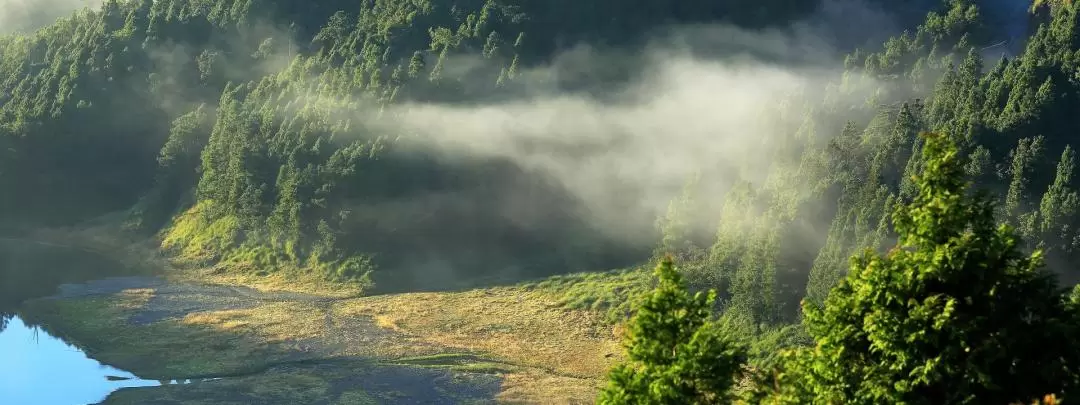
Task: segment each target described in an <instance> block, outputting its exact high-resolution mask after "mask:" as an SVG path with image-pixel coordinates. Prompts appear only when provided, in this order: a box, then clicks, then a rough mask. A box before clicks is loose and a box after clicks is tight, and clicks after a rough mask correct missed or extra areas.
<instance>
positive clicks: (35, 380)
mask: <svg viewBox="0 0 1080 405" xmlns="http://www.w3.org/2000/svg"><path fill="white" fill-rule="evenodd" d="M106 376H113V377H125V378H130V380H123V381H109V380H108V379H106ZM187 382H189V381H166V382H164V383H166V384H176V383H187ZM162 383H163V382H160V381H155V380H142V379H139V378H138V377H136V376H135V375H134V374H131V373H129V372H126V371H123V370H118V369H115V368H112V367H109V366H106V365H102V364H101V363H99V362H97V361H96V360H94V359H91V358H89V357H87V356H86V354H85V353H83V352H82V351H80V350H79V349H78V348H76V347H74V346H71V345H69V344H67V343H66V342H64V341H63V340H60V339H58V338H56V337H53V336H50V335H49V334H47V333H45V331H43V330H40V329H37V328H33V327H29V326H27V325H26V324H25V323H23V321H22V320H21V319H19V318H18V317H15V318H14V319H12V320H11V321H10V322H9V323H8V325H7V328H6V329H4V330H3V331H0V404H5V405H7V404H10V405H85V404H96V403H98V402H100V401H102V400H104V399H105V397H106V396H108V395H109V393H111V392H113V391H116V390H118V389H120V388H124V387H146V386H155V385H161V384H162Z"/></svg>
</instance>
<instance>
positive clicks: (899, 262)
mask: <svg viewBox="0 0 1080 405" xmlns="http://www.w3.org/2000/svg"><path fill="white" fill-rule="evenodd" d="M923 156H924V157H925V164H924V167H923V170H922V172H921V175H920V177H919V178H918V179H917V181H916V185H917V188H918V195H917V196H916V198H915V199H914V201H913V202H912V203H911V204H910V205H907V206H902V207H900V208H899V209H898V210H897V211H896V212H895V214H894V217H893V221H894V224H895V228H896V231H897V233H898V234H899V237H900V240H899V244H898V246H897V247H896V248H894V249H893V250H891V251H890V252H889V253H888V254H886V255H880V254H877V253H874V252H867V253H865V254H864V255H862V256H859V257H856V258H853V260H852V266H851V271H850V272H849V274H848V276H847V278H846V279H845V280H844V281H843V282H841V284H840V285H839V286H838V287H836V288H835V289H834V290H833V291H832V292H831V293H830V294H829V296H828V298H827V299H826V300H825V303H824V307H822V308H819V307H817V306H815V305H812V304H807V305H805V306H804V310H805V314H806V318H805V325H806V327H807V330H808V332H809V333H810V335H811V336H812V337H813V338H814V339H815V341H816V342H817V344H816V346H815V347H813V348H810V349H804V350H799V351H797V352H794V353H792V354H790V355H789V356H788V360H789V362H788V363H787V364H786V365H785V370H783V372H782V373H780V374H779V375H780V377H779V381H780V385H779V386H774V387H773V388H772V389H771V392H769V393H768V394H767V395H763V396H759V397H758V399H763V398H767V399H768V401H770V402H779V403H821V404H825V403H855V404H882V403H897V404H901V403H904V404H970V403H985V401H987V400H994V401H1000V402H1007V401H1029V400H1031V399H1032V398H1038V397H1041V396H1043V395H1045V394H1047V393H1065V394H1066V398H1067V397H1068V393H1069V392H1070V390H1071V389H1073V388H1074V387H1075V381H1076V372H1075V368H1076V367H1077V366H1078V365H1080V362H1078V361H1080V358H1078V356H1077V354H1076V350H1075V348H1074V347H1073V344H1072V343H1073V342H1072V339H1073V334H1074V331H1075V327H1074V325H1075V317H1076V315H1075V310H1074V309H1072V307H1071V306H1070V305H1069V304H1068V303H1067V301H1066V300H1065V299H1064V295H1063V294H1062V291H1061V290H1059V288H1058V287H1057V284H1056V282H1055V280H1054V279H1053V278H1052V277H1051V276H1049V275H1048V274H1046V273H1044V272H1043V271H1041V269H1040V266H1041V265H1042V255H1041V253H1039V252H1035V253H1033V254H1031V255H1025V254H1023V253H1022V252H1021V250H1020V239H1019V238H1018V237H1017V236H1016V234H1015V232H1014V231H1013V230H1012V228H1011V227H1009V226H1008V225H1000V226H999V225H997V223H996V222H995V219H994V215H993V214H994V205H993V203H992V201H991V200H990V199H988V198H987V197H985V196H983V195H981V194H979V195H975V196H972V195H970V194H969V193H968V192H967V190H966V184H965V183H964V181H963V178H964V177H963V171H964V162H963V161H962V159H961V158H960V156H959V155H958V152H957V150H956V148H955V146H954V145H953V144H952V143H951V142H950V141H949V140H947V139H946V138H945V137H942V136H936V135H927V136H926V137H925V145H924V148H923ZM765 390H766V391H768V390H769V388H765Z"/></svg>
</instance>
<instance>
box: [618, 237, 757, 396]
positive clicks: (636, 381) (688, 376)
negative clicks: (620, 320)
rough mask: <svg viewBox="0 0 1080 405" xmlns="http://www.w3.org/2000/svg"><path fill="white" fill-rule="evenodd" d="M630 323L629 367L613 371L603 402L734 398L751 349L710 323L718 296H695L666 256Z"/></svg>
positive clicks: (623, 365) (627, 340)
mask: <svg viewBox="0 0 1080 405" xmlns="http://www.w3.org/2000/svg"><path fill="white" fill-rule="evenodd" d="M654 272H655V274H656V276H657V278H658V279H659V284H658V285H657V286H656V288H655V290H653V292H652V294H650V295H648V296H646V297H644V299H643V301H642V302H641V306H640V307H639V309H638V311H637V313H636V314H635V315H634V317H633V318H632V319H631V320H630V324H629V327H628V330H629V333H628V335H627V338H626V341H625V345H626V348H627V354H628V355H629V363H626V364H621V365H618V366H616V367H615V368H614V369H612V370H611V372H610V374H609V376H608V384H607V386H606V387H605V388H604V390H603V391H602V392H601V393H600V398H599V403H601V404H672V405H674V404H717V403H725V402H727V401H729V400H730V399H731V398H732V395H731V390H732V387H733V386H734V385H735V381H736V376H737V375H738V374H739V372H740V370H741V367H742V364H743V363H744V362H745V361H746V353H747V349H746V348H745V347H744V346H743V345H741V344H740V343H738V342H736V341H735V340H734V339H733V338H732V337H730V336H728V335H727V334H725V333H724V330H723V329H722V328H721V326H720V325H719V324H718V323H716V322H715V321H712V320H710V318H711V314H712V304H713V300H715V299H716V293H715V292H714V291H709V292H708V293H702V292H698V293H696V294H693V295H691V294H690V292H688V291H687V289H686V286H685V285H684V284H683V280H682V277H681V276H680V275H679V273H678V272H677V271H676V270H675V267H674V263H673V261H672V259H671V257H666V258H665V259H664V260H662V261H661V262H660V264H658V265H657V266H656V269H655V270H654Z"/></svg>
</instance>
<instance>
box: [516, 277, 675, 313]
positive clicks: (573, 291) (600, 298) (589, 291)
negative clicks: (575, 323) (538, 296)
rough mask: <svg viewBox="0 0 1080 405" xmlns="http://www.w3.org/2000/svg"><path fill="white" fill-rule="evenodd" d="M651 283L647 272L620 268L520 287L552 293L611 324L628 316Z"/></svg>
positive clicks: (574, 307)
mask: <svg viewBox="0 0 1080 405" xmlns="http://www.w3.org/2000/svg"><path fill="white" fill-rule="evenodd" d="M653 283H654V280H653V276H652V273H651V272H649V271H646V270H644V269H621V270H612V271H606V272H599V273H576V274H568V275H561V276H554V277H551V278H548V279H545V280H543V281H539V282H534V283H527V284H525V285H523V287H524V288H526V289H532V290H536V291H540V292H544V293H548V294H551V295H553V296H555V297H556V299H557V300H558V302H559V304H560V305H563V306H565V307H567V308H571V309H579V310H588V311H597V312H601V313H603V314H604V315H605V318H606V319H607V321H608V322H610V323H613V324H614V323H619V322H622V321H623V320H625V319H626V318H627V317H628V316H629V315H630V313H631V311H632V310H633V308H634V303H635V302H637V299H638V298H639V297H641V296H642V295H644V294H645V293H648V292H649V291H650V290H651V289H652V287H653Z"/></svg>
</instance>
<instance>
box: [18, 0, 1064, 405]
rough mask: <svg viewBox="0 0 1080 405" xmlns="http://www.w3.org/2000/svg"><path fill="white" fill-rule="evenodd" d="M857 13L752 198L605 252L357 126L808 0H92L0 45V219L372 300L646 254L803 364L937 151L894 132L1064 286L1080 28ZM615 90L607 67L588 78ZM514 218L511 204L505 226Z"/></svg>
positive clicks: (577, 225)
mask: <svg viewBox="0 0 1080 405" xmlns="http://www.w3.org/2000/svg"><path fill="white" fill-rule="evenodd" d="M869 3H870V4H872V5H873V6H875V7H880V8H883V9H884V10H886V11H888V12H890V13H892V14H894V15H897V16H899V17H898V19H897V20H898V21H899V22H900V24H901V25H904V26H909V27H911V28H910V29H909V30H907V31H904V32H902V33H898V34H896V35H895V36H893V37H891V38H890V39H888V40H887V41H885V42H884V44H882V45H876V46H869V47H866V46H861V45H863V44H855V45H859V46H860V47H859V48H852V49H850V52H849V53H848V55H847V57H846V58H844V59H843V60H837V61H836V65H837V66H842V68H843V73H842V74H838V75H837V77H835V78H834V80H833V81H832V82H830V83H827V84H822V88H820V89H813V91H808V92H805V93H802V94H801V95H793V96H791V98H790V99H787V100H777V104H778V105H784V106H788V107H786V108H785V109H784V111H779V109H778V111H776V112H775V114H778V115H780V114H787V115H788V116H784V117H771V116H769V115H768V114H772V113H769V112H767V113H764V114H765V116H764V117H763V119H771V118H778V119H782V120H791V119H793V118H792V117H791V116H790V114H791V111H801V112H802V115H801V116H796V117H794V119H795V120H797V121H798V122H800V125H798V126H797V129H795V130H793V131H791V132H790V133H779V134H771V136H770V137H769V140H770V141H771V142H772V143H773V144H775V145H780V146H779V147H774V148H772V149H771V150H770V153H769V155H768V156H762V157H761V159H760V160H761V161H767V162H768V163H769V167H770V169H769V170H768V171H767V172H766V173H765V175H764V179H765V180H764V181H749V180H747V181H738V182H736V183H735V184H734V185H732V186H731V187H728V188H727V190H726V194H725V197H724V198H723V201H722V203H720V204H712V203H711V202H712V201H709V202H710V203H704V202H703V200H702V199H700V198H699V194H700V193H702V192H703V191H702V190H705V189H710V186H711V185H712V184H714V183H716V182H718V181H719V180H720V179H711V178H710V177H709V176H708V175H707V174H708V173H709V171H708V170H707V169H706V170H703V173H706V175H704V176H702V177H700V178H697V179H694V180H692V181H691V179H687V186H686V187H685V192H684V194H683V195H682V196H680V197H678V198H676V199H674V200H673V201H672V202H671V206H670V209H669V210H668V212H667V214H666V215H664V216H662V218H660V219H659V227H658V229H657V231H656V234H655V235H650V238H649V239H650V240H651V241H655V243H649V244H648V245H632V246H628V245H626V244H625V243H620V242H619V241H616V240H612V239H611V238H610V237H609V236H607V235H606V234H605V233H604V232H601V230H598V229H595V227H593V226H591V225H590V224H589V222H588V221H586V220H584V218H585V217H586V216H587V215H588V214H587V212H586V211H585V208H584V207H583V206H582V205H581V203H580V201H576V199H575V196H574V195H573V194H572V193H571V192H569V191H567V190H566V189H565V188H564V187H563V186H562V185H560V184H558V183H557V182H553V181H551V179H549V178H546V177H544V176H542V175H538V174H536V173H531V172H529V171H527V170H524V169H523V168H521V167H517V166H515V165H514V164H513V162H510V161H503V160H500V159H496V158H491V159H469V160H464V159H452V158H448V157H447V156H444V155H440V154H438V153H434V152H426V151H425V149H423V148H417V147H415V146H416V145H415V143H416V142H421V141H418V140H417V139H415V138H413V137H411V136H410V134H407V133H398V132H395V131H393V130H388V129H386V127H385V126H380V125H377V123H378V122H379V120H380V119H382V118H380V114H381V113H383V112H385V111H391V110H387V106H392V105H395V104H398V103H402V102H407V101H430V102H442V103H459V104H462V105H468V104H469V103H478V102H483V101H493V100H503V99H508V98H513V97H516V96H519V95H520V94H522V92H523V91H525V90H526V89H527V88H528V85H529V83H527V80H526V78H525V77H524V76H523V74H522V72H524V71H527V70H528V69H530V68H531V67H536V66H543V65H545V64H546V63H548V62H550V60H551V59H552V58H553V57H555V56H556V55H558V54H559V53H560V52H561V51H562V50H565V49H568V48H569V47H571V46H573V45H574V44H578V43H589V44H593V45H595V46H598V47H604V48H606V49H624V50H626V49H629V50H633V49H636V47H639V46H641V45H642V44H643V43H644V42H645V41H646V40H647V39H648V37H649V36H650V35H652V34H653V33H655V32H656V30H663V29H664V28H665V27H670V26H672V25H673V24H702V23H705V24H708V23H727V24H734V25H737V26H740V27H743V28H746V29H750V30H754V29H763V28H776V27H784V26H786V25H788V24H789V23H791V22H793V21H797V20H800V19H802V18H806V17H807V16H810V15H812V13H813V12H814V11H815V10H816V9H817V7H818V6H819V5H820V3H818V2H811V1H795V2H792V1H780V0H758V1H679V2H674V1H660V0H655V1H654V0H641V1H635V2H632V3H626V2H619V3H617V4H616V3H606V2H599V1H595V0H576V1H556V2H543V3H538V2H525V1H517V0H462V1H442V0H410V1H405V0H363V1H320V2H309V1H290V0H279V1H271V0H156V1H155V0H132V1H116V0H109V1H106V2H105V3H104V5H103V6H102V7H101V8H100V9H93V10H90V9H86V10H80V11H78V12H76V13H74V14H73V15H71V16H70V17H65V18H62V19H60V20H58V21H56V22H55V23H51V24H48V25H47V26H44V27H42V28H41V29H39V30H36V31H30V30H25V31H24V32H21V33H15V34H10V35H6V36H0V190H3V193H2V194H0V224H2V226H3V228H4V229H6V230H10V231H11V232H17V231H19V230H24V229H32V228H35V227H40V226H68V225H77V224H79V223H82V222H84V221H88V220H92V219H95V218H99V217H101V216H102V215H105V214H109V213H115V212H118V211H122V212H125V215H124V217H125V220H124V221H125V223H124V225H125V227H126V229H127V230H128V231H130V232H133V233H138V234H141V235H144V236H146V237H155V238H159V239H160V241H161V245H162V247H163V248H164V249H165V250H167V251H169V252H171V253H172V254H174V255H176V256H177V257H181V258H185V259H190V260H195V261H198V262H201V263H228V264H235V265H236V266H234V268H235V269H236V270H235V271H247V270H244V269H251V268H255V269H259V270H260V271H275V270H278V269H300V270H303V271H310V272H315V273H317V274H320V275H322V276H325V277H327V278H330V279H335V280H340V281H342V282H362V283H373V284H374V286H375V288H378V289H383V290H385V291H395V290H403V289H422V288H434V287H436V286H441V287H446V286H448V285H452V284H455V283H459V284H467V283H469V282H479V281H488V282H492V281H516V280H520V279H521V278H523V277H524V278H529V277H539V276H545V275H550V274H556V273H566V272H570V271H577V270H585V269H604V268H614V267H621V266H627V265H631V264H637V263H641V262H645V261H647V260H648V258H649V257H650V256H651V255H653V253H654V252H660V253H670V254H672V255H673V256H674V257H675V260H676V262H677V263H679V267H680V268H681V269H682V270H683V276H685V277H686V278H687V281H688V283H689V285H690V286H691V287H693V288H695V289H696V288H713V289H716V291H718V297H717V298H718V299H717V300H716V302H715V303H710V304H709V305H711V306H712V307H713V308H714V309H720V310H722V311H723V313H724V314H725V319H727V320H729V321H732V322H734V323H735V324H737V325H740V326H739V328H741V329H740V330H742V331H743V332H744V333H746V334H750V335H766V334H769V333H773V332H776V331H780V332H779V333H780V337H775V336H773V338H775V339H780V340H785V341H793V342H794V341H806V340H807V339H809V337H808V336H806V334H805V332H804V331H803V328H801V327H798V326H791V325H797V322H798V321H799V320H801V319H803V317H804V316H808V315H806V314H805V313H804V312H805V311H803V310H802V309H801V307H800V302H801V301H803V300H805V301H806V302H807V303H808V304H809V305H820V304H822V303H824V302H826V296H828V295H829V292H830V290H832V289H833V288H834V287H835V286H837V285H838V284H839V283H840V280H841V279H843V278H844V277H845V275H846V274H847V273H848V269H849V262H850V260H851V259H850V258H851V257H852V256H856V255H858V254H859V253H860V252H862V251H864V250H865V249H871V250H876V251H885V250H886V249H887V248H889V247H891V246H893V245H894V244H896V242H897V241H898V237H900V236H903V235H902V234H901V233H898V232H897V229H901V230H902V229H904V226H905V225H903V224H902V223H903V219H902V218H903V215H900V216H899V217H894V216H893V215H892V213H893V212H894V211H896V210H897V209H898V208H900V207H905V206H907V205H908V204H912V203H913V202H917V201H918V198H917V197H918V196H919V195H920V183H918V181H916V180H915V179H917V178H919V176H920V175H922V174H923V173H924V171H925V170H927V168H929V167H934V165H933V164H930V163H933V162H932V161H928V159H927V157H926V156H925V153H926V151H929V150H938V149H940V148H944V147H935V148H938V149H935V148H926V142H927V141H926V138H923V137H920V136H918V134H920V133H922V132H926V131H931V132H935V133H941V134H945V135H946V136H947V137H948V138H949V140H950V142H951V144H955V145H956V154H957V156H959V157H961V158H962V161H963V162H964V163H963V166H962V171H961V172H962V173H960V175H962V176H963V178H964V179H965V180H968V181H971V182H973V184H974V185H975V187H974V188H972V189H970V190H984V191H985V192H987V195H988V196H989V197H987V198H989V201H992V202H994V204H992V206H993V207H994V208H993V212H992V213H990V214H992V215H991V216H992V218H996V220H998V221H1000V222H1004V223H1006V224H1008V225H1010V226H1011V227H1012V228H1013V229H1015V232H1016V236H1017V237H1019V238H1020V240H1022V241H1024V242H1023V244H1022V245H1021V246H1018V247H1017V248H1018V249H1020V250H1023V251H1029V252H1030V251H1035V250H1037V249H1038V250H1039V251H1041V252H1042V253H1041V254H1042V255H1043V257H1044V258H1045V262H1046V264H1047V268H1049V269H1050V270H1052V271H1053V272H1054V273H1055V274H1056V275H1057V279H1058V280H1059V281H1060V282H1061V283H1062V285H1066V286H1071V285H1073V284H1075V283H1076V282H1077V281H1080V272H1078V271H1077V270H1076V269H1075V268H1074V267H1073V265H1072V263H1074V262H1075V260H1076V259H1077V257H1076V256H1077V255H1080V183H1078V182H1080V180H1078V179H1077V178H1076V175H1075V171H1076V165H1077V154H1076V151H1075V147H1077V145H1074V142H1073V141H1072V139H1071V137H1072V136H1074V135H1075V134H1076V133H1080V120H1076V119H1075V117H1074V116H1073V115H1072V114H1074V111H1076V110H1074V108H1078V107H1080V105H1078V102H1080V5H1078V4H1076V3H1074V2H1072V1H1068V0H1045V1H1042V0H1040V1H1035V2H1034V3H1033V4H1031V7H1030V9H1028V10H1021V13H1020V14H1019V15H1017V14H1016V12H1015V10H1013V9H1012V8H1009V6H1008V5H1009V4H1011V3H1008V2H1002V1H974V0H948V1H943V2H940V3H938V2H934V1H926V2H911V3H910V4H905V5H903V6H900V5H896V4H892V3H894V2H869ZM475 61H480V62H475ZM463 64H468V67H463ZM633 70H634V68H633V64H632V63H630V64H613V65H612V68H611V69H610V70H606V71H604V72H602V74H599V75H598V76H597V77H596V78H594V79H595V80H597V81H600V82H603V83H601V84H609V83H619V82H621V81H624V80H627V78H628V77H632V76H633V75H634V71H633ZM555 85H556V87H558V86H563V87H564V88H565V90H566V91H589V90H590V85H583V84H581V83H555ZM867 86H873V89H872V91H869V92H867V90H866V89H867ZM582 89H584V90H582ZM853 100H854V101H853ZM791 106H795V107H791ZM723 180H724V181H727V180H729V179H723ZM955 190H959V189H955ZM955 190H954V191H955ZM965 190H966V189H965ZM962 192H963V193H967V192H969V191H962ZM970 192H972V193H974V191H970ZM522 195H527V196H530V198H529V201H530V203H528V204H521V203H516V204H513V205H514V206H515V208H516V210H515V211H514V212H505V207H507V206H508V205H509V204H508V202H509V201H519V200H520V196H522ZM386 207H393V208H394V209H392V210H387V209H386ZM976 211H977V210H976ZM982 214H985V213H980V215H982ZM972 215H974V214H972ZM896 218H901V220H900V222H901V223H895V222H896V220H895V219H896ZM976 219H977V218H976ZM976 219H972V218H967V219H964V220H969V221H976ZM983 219H985V218H983ZM980 220H982V219H980ZM961 222H962V221H961ZM984 225H986V224H982V223H980V224H979V226H984ZM911 226H914V225H910V224H909V225H908V227H909V228H907V229H911ZM919 226H921V225H919ZM927 226H929V225H927ZM915 227H916V228H917V227H918V226H915ZM702 229H704V230H706V231H704V232H703V231H702ZM807 233H810V234H814V235H819V236H820V237H817V238H806V237H805V235H806V234H807ZM808 240H809V241H808ZM899 240H900V241H902V238H901V239H899ZM1018 288H1019V287H1018ZM1040 291H1042V290H1040ZM826 313H829V312H828V310H826ZM834 315H835V314H834ZM813 316H817V317H821V316H824V315H820V314H819V315H813ZM813 316H811V318H812V317H813ZM837 316H838V315H837ZM821 336H824V335H821V334H819V335H816V337H819V338H820V337H821ZM811 363H812V362H810V363H806V364H809V365H808V366H807V367H812V366H813V365H812V364H811ZM819 377H820V376H819ZM827 377H828V378H833V377H836V376H831V377H829V376H827ZM808 378H809V377H808ZM821 378H824V379H825V380H827V379H828V378H826V377H821ZM836 378H840V377H836ZM881 378H885V377H881ZM825 380H821V381H825ZM804 382H805V381H804ZM819 382H820V381H819ZM796 383H801V382H796ZM796 383H792V384H796ZM807 384H810V383H807ZM1040 388H1042V387H1040ZM1050 388H1053V387H1050ZM834 394H835V393H834ZM1016 394H1017V395H1019V394H1024V395H1026V394H1031V393H1030V392H1020V393H1016ZM778 395H779V394H778ZM823 395H824V394H823ZM830 395H832V394H830ZM835 395H840V396H836V397H833V398H846V397H843V396H842V395H847V394H843V393H842V394H835ZM860 398H863V400H865V398H869V397H860ZM876 399H878V400H880V399H881V398H876ZM949 401H952V399H949ZM946 402H948V401H946ZM960 402H963V401H960ZM935 403H937V402H935ZM950 403H952V402H950Z"/></svg>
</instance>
